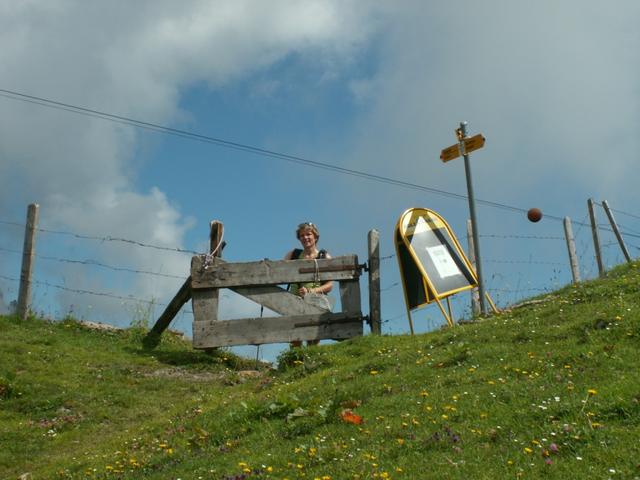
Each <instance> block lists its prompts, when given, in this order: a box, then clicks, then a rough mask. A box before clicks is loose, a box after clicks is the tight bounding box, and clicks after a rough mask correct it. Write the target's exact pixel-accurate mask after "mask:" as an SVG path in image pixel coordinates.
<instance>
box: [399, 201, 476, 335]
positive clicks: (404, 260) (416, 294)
mask: <svg viewBox="0 0 640 480" xmlns="http://www.w3.org/2000/svg"><path fill="white" fill-rule="evenodd" d="M394 239H395V246H396V253H397V255H396V257H397V259H398V266H399V267H400V276H401V278H402V286H403V288H404V298H405V303H406V306H407V316H408V317H409V328H410V329H411V334H413V320H412V319H411V310H413V309H416V308H419V307H422V306H424V305H427V304H430V303H433V302H436V303H437V304H438V307H439V308H440V311H441V312H442V314H443V315H444V317H445V318H446V320H447V323H448V324H449V325H450V326H453V317H452V314H451V303H450V301H449V297H450V296H451V295H454V294H456V293H458V292H462V291H465V290H469V289H472V288H474V287H476V286H477V285H478V279H477V277H476V274H475V272H474V270H473V267H472V266H471V262H469V260H468V259H467V257H466V256H465V254H464V251H463V249H462V247H461V246H460V243H459V242H458V240H457V238H456V237H455V235H454V233H453V231H452V230H451V228H450V227H449V225H448V224H447V222H446V221H445V220H444V218H442V217H441V216H440V215H438V214H437V213H436V212H434V211H433V210H429V209H426V208H410V209H409V210H407V211H405V212H404V213H403V214H402V215H400V219H399V220H398V223H397V224H396V228H395V234H394ZM442 299H446V300H447V307H448V308H447V310H448V313H447V311H445V309H444V308H443V306H442V303H441V302H440V300H442Z"/></svg>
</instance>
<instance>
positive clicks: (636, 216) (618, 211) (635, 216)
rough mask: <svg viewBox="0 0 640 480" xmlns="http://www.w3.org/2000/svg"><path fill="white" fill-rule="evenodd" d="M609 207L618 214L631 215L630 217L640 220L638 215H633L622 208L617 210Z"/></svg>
mask: <svg viewBox="0 0 640 480" xmlns="http://www.w3.org/2000/svg"><path fill="white" fill-rule="evenodd" d="M609 208H610V209H611V210H612V211H613V212H616V213H620V214H622V215H626V216H628V217H631V218H637V219H638V220H640V216H639V215H634V214H633V213H628V212H624V211H622V210H618V209H617V208H611V207H609Z"/></svg>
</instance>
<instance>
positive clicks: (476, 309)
mask: <svg viewBox="0 0 640 480" xmlns="http://www.w3.org/2000/svg"><path fill="white" fill-rule="evenodd" d="M467 244H468V245H469V261H470V262H471V266H472V267H473V268H474V270H475V268H476V248H475V246H474V245H473V226H472V225H471V220H467ZM479 313H480V295H479V294H478V289H477V288H472V289H471V316H476V315H478V314H479Z"/></svg>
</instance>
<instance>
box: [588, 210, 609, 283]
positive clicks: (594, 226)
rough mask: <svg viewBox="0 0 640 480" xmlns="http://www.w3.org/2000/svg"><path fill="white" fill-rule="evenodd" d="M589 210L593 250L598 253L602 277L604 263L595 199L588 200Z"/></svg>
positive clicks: (599, 271) (597, 258)
mask: <svg viewBox="0 0 640 480" xmlns="http://www.w3.org/2000/svg"><path fill="white" fill-rule="evenodd" d="M587 207H588V208H589V219H590V220H591V234H592V235H593V249H594V250H595V253H596V263H597V264H598V273H599V275H600V276H601V277H604V275H605V269H604V263H603V262H602V251H601V250H600V234H599V232H598V222H597V220H596V211H595V208H594V202H593V199H592V198H590V199H589V200H587Z"/></svg>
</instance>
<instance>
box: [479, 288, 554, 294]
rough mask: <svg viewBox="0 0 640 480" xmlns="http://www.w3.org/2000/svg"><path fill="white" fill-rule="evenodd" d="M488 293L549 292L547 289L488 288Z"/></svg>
mask: <svg viewBox="0 0 640 480" xmlns="http://www.w3.org/2000/svg"><path fill="white" fill-rule="evenodd" d="M487 291H488V292H505V293H521V292H550V291H551V289H549V288H540V287H531V288H519V289H517V290H513V289H509V288H488V289H487Z"/></svg>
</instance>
